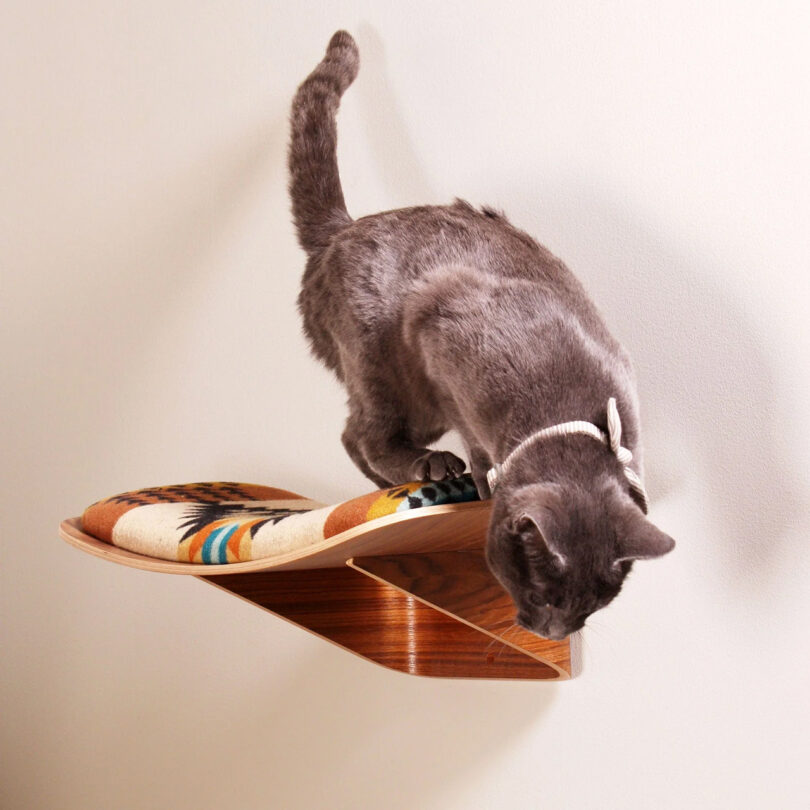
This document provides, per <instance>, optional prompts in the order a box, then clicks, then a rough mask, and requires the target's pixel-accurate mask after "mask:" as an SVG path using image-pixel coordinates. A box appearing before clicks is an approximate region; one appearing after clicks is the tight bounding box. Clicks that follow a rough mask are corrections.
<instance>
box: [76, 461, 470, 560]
mask: <svg viewBox="0 0 810 810" xmlns="http://www.w3.org/2000/svg"><path fill="white" fill-rule="evenodd" d="M475 500H478V495H477V493H476V490H475V485H474V484H473V482H472V478H471V477H470V476H469V475H464V476H462V477H461V478H457V479H455V480H452V481H441V482H431V483H427V484H426V483H410V484H402V485H401V486H396V487H392V488H391V489H382V490H377V491H376V492H371V493H369V494H368V495H363V496H361V497H359V498H353V499H352V500H350V501H345V502H344V503H340V504H337V505H336V506H327V505H325V504H322V503H319V502H318V501H313V500H309V499H308V498H305V497H303V496H302V495H296V494H295V493H294V492H288V491H287V490H285V489H276V488H274V487H264V486H259V485H256V484H235V483H230V482H223V481H217V482H209V483H202V484H180V485H177V486H168V487H153V488H151V489H139V490H135V491H134V492H125V493H123V494H121V495H114V496H113V497H111V498H106V499H105V500H103V501H99V502H98V503H94V504H93V505H92V506H89V507H88V508H87V509H86V510H85V511H84V514H83V515H82V530H83V531H84V532H86V533H87V534H90V535H92V536H94V537H96V538H98V539H99V540H104V541H105V542H107V543H112V544H113V545H116V546H120V547H121V548H125V549H127V550H128V551H134V552H136V553H138V554H145V555H147V556H149V557H160V558H161V559H164V560H176V561H179V562H193V563H208V564H222V563H234V562H242V561H244V560H258V559H262V558H265V557H272V556H275V555H277V554H284V553H286V552H289V551H294V550H298V549H301V548H305V547H306V546H308V545H311V544H313V543H318V542H320V541H321V540H324V539H326V538H328V537H332V536H334V535H336V534H339V533H340V532H343V531H346V529H350V528H352V527H353V526H358V525H359V524H361V523H366V522H368V521H370V520H374V519H375V518H379V517H382V516H383V515H390V514H393V513H394V512H402V511H405V510H407V509H417V508H419V507H420V506H433V505H435V504H441V503H459V502H462V501H475Z"/></svg>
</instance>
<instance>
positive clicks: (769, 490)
mask: <svg viewBox="0 0 810 810" xmlns="http://www.w3.org/2000/svg"><path fill="white" fill-rule="evenodd" d="M504 196H508V198H509V199H511V200H512V201H514V202H517V203H518V204H519V206H520V207H521V208H522V209H523V210H526V211H535V212H537V211H538V209H542V213H536V214H535V216H536V220H535V221H534V222H530V223H529V228H530V230H531V231H532V232H533V235H535V236H536V237H537V238H539V239H540V240H541V241H542V239H543V234H544V232H545V234H546V235H548V234H549V233H550V232H552V233H556V234H560V233H565V232H566V231H571V230H574V232H573V233H572V235H571V239H572V242H573V245H574V249H573V251H560V252H562V253H563V254H564V255H563V256H562V258H563V259H564V260H570V262H571V266H572V269H573V270H574V272H575V273H577V274H578V275H579V277H580V278H581V279H582V280H583V281H584V282H585V284H586V286H587V287H588V289H589V291H590V292H591V293H592V294H593V297H594V298H595V300H596V301H597V304H598V305H599V307H600V308H601V309H602V311H603V312H604V313H605V315H606V318H607V320H608V322H609V324H610V326H611V329H612V330H613V331H614V333H615V334H617V335H618V336H619V337H620V339H621V340H622V342H623V343H624V344H625V346H626V347H627V348H628V350H629V351H630V353H631V355H632V357H633V359H634V362H635V365H636V370H637V373H638V377H639V388H640V396H641V403H642V416H643V424H644V433H645V437H646V445H647V458H646V462H647V463H646V472H647V478H648V481H649V482H650V488H651V491H652V496H653V498H654V497H655V494H656V492H658V493H661V492H667V491H672V490H675V489H679V488H683V487H684V486H688V487H689V488H690V489H693V488H694V487H695V482H693V480H692V479H694V478H695V477H696V476H697V477H699V480H698V481H697V482H696V483H697V486H699V487H700V489H701V490H702V491H703V496H702V497H701V499H700V500H701V502H704V503H707V504H709V505H710V506H709V508H710V510H711V512H710V517H711V524H712V525H713V528H714V534H713V536H712V537H707V538H701V542H703V541H705V542H710V543H712V544H713V545H714V544H716V547H717V554H718V555H723V560H722V562H723V567H724V570H726V569H727V570H728V572H729V577H728V579H729V584H731V585H732V587H734V586H737V587H740V588H744V589H745V590H746V593H750V592H751V591H753V592H757V591H758V592H759V594H760V596H763V597H764V596H766V595H767V594H768V593H770V592H771V591H772V590H773V588H775V587H776V586H777V575H778V573H779V558H780V556H781V557H782V558H784V550H783V549H782V548H780V546H781V545H782V543H783V539H784V537H785V535H786V534H787V532H788V531H789V530H790V529H791V528H792V527H795V525H796V522H797V520H802V519H805V520H806V519H807V515H806V504H805V503H803V502H802V499H801V497H800V492H801V490H800V485H799V482H798V481H797V480H796V479H795V477H794V478H792V477H791V470H792V469H795V468H796V467H795V464H794V463H793V459H792V458H791V451H790V447H789V444H788V442H787V440H786V437H785V434H784V432H783V430H782V429H781V424H780V422H781V419H782V412H781V408H780V405H779V400H778V392H777V390H776V388H775V382H774V381H775V374H774V371H773V369H772V365H771V362H770V360H769V357H768V348H767V346H765V345H763V342H762V341H761V339H760V338H759V337H758V335H757V334H756V331H755V327H754V325H753V323H752V322H750V320H749V318H748V317H747V316H746V314H745V312H744V311H743V310H742V308H741V305H740V303H739V302H737V301H735V300H734V299H733V298H732V297H731V295H730V294H729V293H728V292H724V291H723V290H721V289H719V288H718V286H717V285H716V284H715V283H714V282H713V281H712V279H713V278H716V277H717V275H718V273H716V272H712V268H711V266H710V263H709V262H708V261H707V262H704V263H702V264H701V263H698V262H697V261H696V260H695V259H694V258H693V257H692V255H691V252H690V258H688V259H687V258H686V256H685V255H684V253H685V251H683V252H680V251H679V250H677V249H676V248H675V247H673V246H671V245H668V244H666V243H665V242H663V241H662V239H661V237H660V236H659V235H657V234H654V233H652V232H651V231H650V230H649V229H648V228H647V227H645V226H644V225H642V224H641V223H640V222H639V221H638V220H637V219H635V218H634V217H633V216H632V214H631V213H630V212H629V211H628V210H627V209H626V207H625V206H624V205H623V204H622V203H621V202H619V201H616V200H611V199H608V198H606V197H604V196H600V195H599V194H598V193H597V192H596V191H595V190H594V188H593V187H592V185H588V186H587V187H585V186H584V185H583V184H582V183H579V182H577V183H571V182H567V183H566V184H565V185H562V184H561V183H559V182H558V183H557V184H556V185H555V186H548V185H547V186H545V187H544V188H543V189H542V190H540V191H538V190H537V189H536V188H535V189H533V190H531V191H523V192H522V193H521V192H516V193H515V192H510V193H509V194H508V195H504ZM538 198H539V199H541V200H542V201H543V202H542V205H538V201H539V199H538ZM572 223H573V225H572ZM566 252H567V253H568V255H565V253H566ZM571 253H574V254H575V258H572V256H571ZM763 272H765V271H764V270H763ZM653 447H654V448H655V451H654V453H653V452H651V448H653ZM667 448H669V450H668V449H667ZM662 469H668V472H667V473H666V474H665V475H664V476H662V475H661V474H660V471H661V470H662ZM657 471H658V472H657ZM687 482H688V483H687ZM677 539H678V538H677V537H676V540H677Z"/></svg>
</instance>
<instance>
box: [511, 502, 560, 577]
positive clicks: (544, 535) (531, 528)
mask: <svg viewBox="0 0 810 810" xmlns="http://www.w3.org/2000/svg"><path fill="white" fill-rule="evenodd" d="M542 522H543V521H542V518H541V519H539V520H538V518H536V517H534V516H533V515H530V514H529V513H528V512H524V513H523V514H522V515H520V517H518V519H517V520H516V521H515V528H516V529H517V531H519V532H520V533H521V534H522V535H527V534H530V535H531V537H532V540H533V541H534V542H535V543H536V544H537V545H538V546H542V547H543V548H545V550H546V551H547V552H548V554H549V556H550V557H551V559H552V560H553V561H554V563H555V565H557V567H559V568H561V569H562V568H566V567H567V565H568V558H567V557H566V556H565V555H564V554H563V553H562V552H561V551H560V550H559V549H558V548H555V547H554V544H553V543H552V542H551V541H550V540H549V536H548V534H549V533H548V531H543V529H542V528H541V526H540V524H541V523H542Z"/></svg>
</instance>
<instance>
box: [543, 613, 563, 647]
mask: <svg viewBox="0 0 810 810" xmlns="http://www.w3.org/2000/svg"><path fill="white" fill-rule="evenodd" d="M542 635H543V636H545V637H546V638H547V639H549V640H550V641H562V640H563V639H564V638H566V637H567V636H568V629H567V627H566V625H565V622H564V621H562V620H561V619H557V618H553V619H552V620H551V621H550V622H549V623H548V627H546V630H545V632H544V633H542Z"/></svg>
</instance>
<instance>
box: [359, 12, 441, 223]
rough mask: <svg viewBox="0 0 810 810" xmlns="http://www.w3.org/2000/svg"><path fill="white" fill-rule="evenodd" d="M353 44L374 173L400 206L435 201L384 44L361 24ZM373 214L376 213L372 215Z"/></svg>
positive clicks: (367, 24)
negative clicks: (358, 59) (357, 52)
mask: <svg viewBox="0 0 810 810" xmlns="http://www.w3.org/2000/svg"><path fill="white" fill-rule="evenodd" d="M357 41H358V46H359V48H360V53H361V54H362V59H363V69H362V70H361V71H360V74H359V77H358V79H357V83H356V87H355V88H353V90H354V91H355V92H356V95H357V98H358V100H359V104H360V107H361V111H362V116H363V120H364V123H365V127H364V132H365V134H366V137H367V139H368V143H369V147H370V149H369V151H368V153H367V154H368V157H369V158H371V159H372V160H374V161H375V168H374V171H375V174H376V176H377V177H379V179H380V180H381V182H382V185H383V186H384V187H385V188H386V190H387V191H388V192H389V193H390V194H391V196H392V197H393V199H395V200H397V201H398V202H397V206H400V205H426V204H428V203H430V202H431V201H435V200H436V196H435V195H436V192H435V190H434V189H433V188H432V187H431V183H430V180H429V179H428V174H427V172H426V171H425V169H424V167H423V165H422V161H421V160H420V158H419V153H418V152H417V150H416V148H415V147H414V145H413V141H412V139H411V137H410V135H409V134H408V123H407V119H406V118H405V116H404V115H402V113H401V111H400V108H399V106H398V104H397V94H396V92H395V91H394V89H393V83H392V82H391V78H390V74H389V71H388V62H387V59H386V53H385V44H384V40H383V38H382V37H381V36H380V34H379V32H378V31H377V29H376V28H374V26H372V25H371V24H370V23H367V22H364V23H361V24H360V25H359V26H358V28H357ZM375 213H376V212H375Z"/></svg>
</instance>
